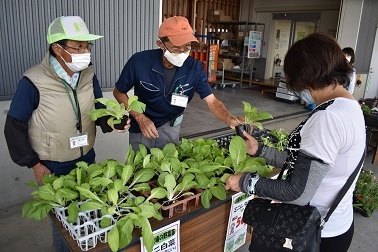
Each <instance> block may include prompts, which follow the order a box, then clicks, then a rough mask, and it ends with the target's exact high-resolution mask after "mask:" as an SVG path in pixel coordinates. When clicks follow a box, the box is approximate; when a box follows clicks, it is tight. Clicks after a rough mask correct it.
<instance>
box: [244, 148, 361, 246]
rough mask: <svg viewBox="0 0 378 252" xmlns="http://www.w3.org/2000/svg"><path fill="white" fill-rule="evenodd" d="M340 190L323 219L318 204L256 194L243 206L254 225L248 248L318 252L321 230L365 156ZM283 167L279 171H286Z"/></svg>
mask: <svg viewBox="0 0 378 252" xmlns="http://www.w3.org/2000/svg"><path fill="white" fill-rule="evenodd" d="M364 157H365V152H364V154H363V156H362V158H361V161H360V162H359V164H358V165H357V167H356V169H355V170H354V172H353V173H352V174H351V175H350V176H349V178H348V180H347V182H346V183H345V185H344V186H343V188H342V189H341V190H340V192H339V194H338V196H337V197H336V199H335V201H334V202H333V204H332V206H331V208H330V210H329V211H328V213H327V215H326V217H325V218H324V219H322V218H321V216H320V213H319V211H318V209H317V208H316V207H313V206H310V205H305V206H298V205H293V204H287V203H273V202H272V201H271V200H268V199H263V198H254V199H252V200H250V201H249V202H248V204H247V206H246V208H245V210H244V214H243V221H244V223H246V224H248V225H249V226H251V227H252V228H253V232H252V241H251V245H250V246H249V251H253V252H276V251H277V252H278V251H297V252H301V251H303V252H316V251H319V249H320V242H321V230H322V229H323V226H324V223H325V222H327V221H328V219H329V217H330V216H331V214H332V212H333V211H334V210H335V208H336V207H337V205H338V204H339V202H340V201H341V199H342V198H343V197H344V195H345V193H346V192H347V191H348V189H349V187H350V186H351V184H352V183H353V181H354V179H355V178H356V176H357V174H358V172H359V170H360V168H361V166H362V163H363V160H364ZM283 171H284V169H283V170H282V171H281V173H280V175H279V179H280V178H281V177H282V175H283Z"/></svg>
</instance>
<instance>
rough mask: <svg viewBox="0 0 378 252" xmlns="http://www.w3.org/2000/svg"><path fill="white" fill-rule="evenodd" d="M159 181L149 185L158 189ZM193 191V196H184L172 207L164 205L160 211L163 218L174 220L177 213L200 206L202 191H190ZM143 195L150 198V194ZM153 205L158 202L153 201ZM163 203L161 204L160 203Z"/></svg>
mask: <svg viewBox="0 0 378 252" xmlns="http://www.w3.org/2000/svg"><path fill="white" fill-rule="evenodd" d="M156 183H157V181H156V180H153V181H150V182H149V184H150V186H151V187H152V188H154V187H157V184H156ZM190 190H191V191H193V193H194V194H193V195H191V196H183V197H184V198H181V199H179V200H176V201H174V203H172V204H170V205H162V206H161V208H160V209H159V211H160V213H161V214H162V216H163V217H168V218H172V217H173V215H174V214H175V213H178V212H180V213H181V212H185V211H186V209H187V207H188V206H190V205H192V206H195V207H196V206H198V205H199V201H200V198H201V194H202V190H201V189H198V188H192V189H190ZM142 195H143V196H144V197H146V198H148V197H149V196H150V193H149V192H142ZM151 201H152V202H153V203H157V202H158V200H156V199H151ZM159 203H161V202H159Z"/></svg>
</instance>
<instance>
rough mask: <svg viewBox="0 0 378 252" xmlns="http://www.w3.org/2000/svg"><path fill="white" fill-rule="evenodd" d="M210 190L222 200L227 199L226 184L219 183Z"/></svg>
mask: <svg viewBox="0 0 378 252" xmlns="http://www.w3.org/2000/svg"><path fill="white" fill-rule="evenodd" d="M210 192H211V193H212V194H213V195H214V196H215V197H216V198H217V199H220V200H225V199H226V197H227V192H226V189H224V185H218V186H214V187H211V188H210Z"/></svg>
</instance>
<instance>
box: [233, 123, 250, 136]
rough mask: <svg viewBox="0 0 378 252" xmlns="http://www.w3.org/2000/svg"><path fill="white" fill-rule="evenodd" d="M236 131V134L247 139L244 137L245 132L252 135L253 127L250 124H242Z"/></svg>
mask: <svg viewBox="0 0 378 252" xmlns="http://www.w3.org/2000/svg"><path fill="white" fill-rule="evenodd" d="M235 130H236V134H237V135H238V136H240V137H242V138H244V139H245V138H246V137H245V136H244V135H243V131H246V132H247V133H251V125H249V124H241V125H238V126H236V127H235Z"/></svg>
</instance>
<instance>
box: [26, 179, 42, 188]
mask: <svg viewBox="0 0 378 252" xmlns="http://www.w3.org/2000/svg"><path fill="white" fill-rule="evenodd" d="M26 185H28V186H31V187H36V188H37V187H39V185H38V183H37V182H35V181H31V182H27V183H26Z"/></svg>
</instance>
